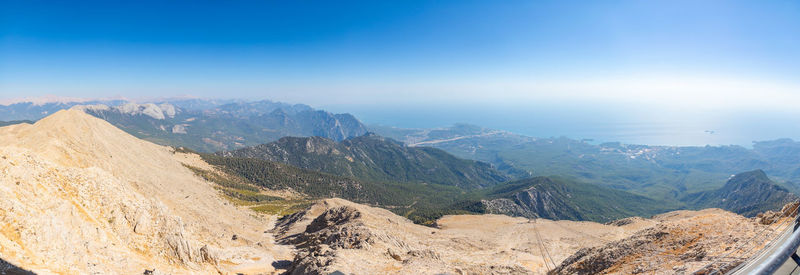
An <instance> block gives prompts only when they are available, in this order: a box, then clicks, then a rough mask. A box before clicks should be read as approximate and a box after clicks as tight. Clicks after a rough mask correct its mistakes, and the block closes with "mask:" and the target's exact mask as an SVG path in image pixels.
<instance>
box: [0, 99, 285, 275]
mask: <svg viewBox="0 0 800 275" xmlns="http://www.w3.org/2000/svg"><path fill="white" fill-rule="evenodd" d="M0 144H2V145H1V146H0V220H2V224H0V225H1V226H2V227H0V258H3V259H4V260H7V261H9V262H11V263H13V264H15V265H17V266H20V267H24V268H27V269H31V270H33V271H37V272H40V273H49V272H56V273H131V272H143V271H144V270H145V269H153V268H155V269H156V270H160V271H167V272H171V273H187V272H198V271H204V272H215V273H216V272H217V271H220V272H233V271H237V270H246V269H251V268H254V267H255V268H259V269H260V270H263V271H267V272H268V271H269V270H272V269H273V267H272V263H273V262H274V261H275V260H276V259H275V257H274V256H273V255H288V253H289V251H288V249H287V248H285V247H281V246H274V245H273V244H272V239H271V236H270V235H269V234H266V233H265V230H267V229H269V228H271V224H272V223H271V221H269V220H266V219H262V218H256V217H254V216H251V214H248V213H246V212H242V211H240V210H238V209H236V208H235V207H234V206H232V205H228V204H227V203H226V202H225V201H224V200H222V199H221V198H219V196H218V195H217V192H216V191H215V190H214V189H213V187H212V186H211V184H210V183H207V182H205V181H203V180H201V179H199V178H197V177H195V176H194V175H193V174H192V172H191V171H190V170H188V169H187V168H185V167H183V165H182V164H181V160H184V161H189V160H190V159H191V158H187V157H186V156H183V155H180V154H174V153H173V152H172V151H171V149H170V148H168V147H163V146H158V145H155V144H152V143H149V142H146V141H142V140H139V139H137V138H135V137H133V136H130V135H128V134H127V133H125V132H123V131H121V130H119V129H117V128H115V127H113V126H112V125H110V124H108V123H106V122H104V121H102V120H100V119H97V118H94V117H92V116H89V115H87V114H85V113H83V112H80V111H77V110H63V111H59V112H57V113H55V114H53V115H51V116H49V117H46V118H44V119H42V120H40V121H38V122H37V123H35V124H33V125H29V124H18V125H12V126H8V127H3V128H0ZM194 161H195V162H196V161H197V160H196V159H195V160H194ZM195 165H197V164H196V163H195ZM234 234H235V235H237V238H235V239H236V240H233V239H234V238H232V236H233V235H234ZM278 257H279V258H280V257H281V256H278ZM284 257H285V256H284Z"/></svg>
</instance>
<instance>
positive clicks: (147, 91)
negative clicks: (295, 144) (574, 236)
mask: <svg viewBox="0 0 800 275" xmlns="http://www.w3.org/2000/svg"><path fill="white" fill-rule="evenodd" d="M798 61H800V2H798V1H186V2H181V1H153V2H149V1H52V2H48V1H14V0H12V1H3V2H2V3H0V99H9V98H19V97H26V96H27V97H31V96H42V95H58V96H70V97H109V96H125V97H133V98H136V97H159V96H174V95H194V96H201V97H241V98H253V99H261V98H266V99H274V100H281V101H288V102H300V103H307V104H311V105H315V106H338V105H358V104H362V105H367V104H372V105H381V104H384V105H387V104H392V105H395V104H409V105H414V104H456V103H464V104H479V103H480V104H483V103H489V104H497V105H502V104H517V105H526V104H534V103H537V104H542V103H543V102H544V103H546V102H554V103H559V102H562V103H563V102H575V101H580V102H584V103H585V102H589V103H593V102H598V103H599V102H614V103H619V104H634V105H654V106H655V105H658V106H662V105H671V106H676V107H680V108H693V109H697V110H708V109H711V110H718V109H728V110H729V109H736V108H749V109H759V108H760V109H763V108H768V109H786V110H789V109H792V108H793V106H794V105H796V103H798V102H800V90H798V87H800V77H798V76H800V62H798Z"/></svg>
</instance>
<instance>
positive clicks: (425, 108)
mask: <svg viewBox="0 0 800 275" xmlns="http://www.w3.org/2000/svg"><path fill="white" fill-rule="evenodd" d="M323 108H325V109H328V110H330V111H334V112H349V113H352V114H353V115H355V116H356V117H358V118H359V119H361V120H362V121H363V122H364V123H366V124H375V125H383V126H395V127H401V128H436V127H446V126H451V125H453V124H455V123H467V124H473V125H478V126H482V127H486V128H492V129H499V130H506V131H510V132H514V133H517V134H522V135H527V136H532V137H540V138H541V137H560V136H565V137H568V138H573V139H590V140H589V142H590V143H601V142H615V141H618V142H622V143H626V144H646V145H668V146H705V145H732V144H733V145H740V146H744V147H748V148H750V147H752V143H753V141H765V140H774V139H779V138H792V139H795V140H798V139H800V115H798V114H796V113H787V112H779V111H773V112H763V111H762V112H758V113H754V112H743V111H742V112H735V111H713V110H712V111H703V112H691V111H685V110H680V109H661V110H654V109H652V108H637V107H635V106H593V105H590V104H541V105H526V106H522V105H516V106H515V105H504V106H495V105H492V106H490V105H477V104H473V105H433V104H430V105H418V106H409V105H393V106H389V105H381V106H366V105H331V106H324V107H323Z"/></svg>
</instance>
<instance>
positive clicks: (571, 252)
mask: <svg viewBox="0 0 800 275" xmlns="http://www.w3.org/2000/svg"><path fill="white" fill-rule="evenodd" d="M185 164H186V165H191V166H193V167H201V168H203V169H214V167H211V166H210V165H208V164H206V163H204V162H203V161H202V160H201V159H200V158H199V157H198V156H197V155H193V154H184V153H176V152H174V151H173V150H172V149H171V148H169V147H163V146H158V145H155V144H152V143H149V142H145V141H142V140H139V139H136V138H135V137H133V136H130V135H128V134H127V133H125V132H123V131H121V130H119V129H117V128H115V127H113V126H112V125H111V124H108V123H107V122H105V121H102V120H100V119H97V118H94V117H92V116H89V115H86V114H85V113H83V112H80V111H77V110H68V111H60V112H58V113H56V114H53V115H51V116H49V117H47V118H44V119H42V120H40V121H39V122H37V123H35V124H33V125H30V124H19V125H13V126H8V127H2V128H0V263H6V262H7V263H8V264H10V265H13V266H16V267H19V268H22V269H25V270H30V271H33V272H36V273H38V274H142V273H148V274H149V273H155V274H159V273H166V274H237V273H242V274H278V273H283V272H288V273H290V274H331V273H335V272H337V271H338V272H341V273H344V274H420V273H422V274H442V273H443V274H544V273H547V272H552V273H559V274H562V273H563V274H595V273H617V274H630V273H651V272H657V273H670V274H671V273H688V272H692V271H694V270H697V269H700V268H702V267H704V266H705V265H708V263H710V262H711V261H713V260H714V259H716V258H719V257H720V256H721V255H727V254H726V253H727V252H729V251H736V250H735V249H736V248H737V247H734V246H736V245H737V244H738V243H740V241H741V240H745V239H749V238H750V237H752V236H754V235H755V234H756V232H761V230H764V229H765V228H766V229H769V227H768V225H769V224H772V223H774V222H776V221H778V222H780V221H782V220H785V218H782V217H783V216H784V215H785V214H787V213H771V214H768V215H762V216H759V217H757V218H752V219H748V218H744V217H742V216H739V215H736V214H733V213H730V212H726V211H722V210H719V209H707V210H703V211H676V212H670V213H666V214H663V215H658V216H655V217H653V218H650V219H645V218H628V219H624V220H619V221H615V222H613V223H609V224H600V223H594V222H575V221H551V220H545V219H526V218H513V217H508V216H503V215H458V216H446V217H443V218H442V219H440V220H438V221H437V223H436V227H425V226H421V225H416V224H413V223H412V222H410V221H409V220H407V219H405V218H403V217H400V216H397V215H395V214H393V213H391V212H389V211H387V210H385V209H380V208H374V207H369V206H365V205H360V204H356V203H352V202H349V201H345V200H341V199H327V200H323V201H320V202H318V203H316V204H314V205H313V206H312V207H311V208H309V209H307V210H305V211H301V212H298V213H295V214H292V215H289V216H285V217H282V218H280V219H277V221H276V218H277V217H275V216H265V215H258V214H256V213H254V212H251V211H250V210H248V209H240V208H237V207H235V206H233V205H231V204H230V203H228V202H227V201H226V200H224V199H222V198H221V197H220V195H219V193H218V191H217V190H215V189H214V185H213V183H210V182H207V181H205V180H203V179H201V178H199V177H197V176H196V175H194V173H193V172H192V171H190V170H189V169H187V168H186V167H185V166H184V165H185ZM767 231H769V230H767ZM766 241H767V240H766V239H764V240H761V241H756V242H753V247H754V248H758V246H760V245H762V244H763V243H764V242H766ZM753 252H754V250H742V251H739V252H735V253H731V254H730V255H732V256H734V258H731V259H734V260H735V259H739V258H741V257H746V256H749V254H748V253H753ZM731 264H735V262H732V263H731ZM4 265H5V264H4Z"/></svg>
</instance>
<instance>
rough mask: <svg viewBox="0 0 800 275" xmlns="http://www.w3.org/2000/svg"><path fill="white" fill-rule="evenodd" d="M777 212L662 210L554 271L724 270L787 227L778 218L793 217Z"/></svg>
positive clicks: (655, 272) (595, 272)
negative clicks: (650, 223)
mask: <svg viewBox="0 0 800 275" xmlns="http://www.w3.org/2000/svg"><path fill="white" fill-rule="evenodd" d="M787 212H789V211H787ZM776 213H777V214H778V215H779V216H780V218H779V219H771V220H769V221H765V220H764V219H762V218H751V219H748V218H745V217H742V216H739V215H737V214H735V213H731V212H727V211H724V210H721V209H706V210H701V211H675V212H670V213H666V214H662V215H658V216H655V217H653V218H652V219H651V220H653V221H654V222H656V224H655V225H654V226H651V227H648V228H645V229H643V230H641V231H639V232H636V233H635V234H633V235H632V236H630V237H628V238H625V239H622V240H619V241H615V242H610V243H608V244H605V245H603V246H598V247H591V248H584V249H581V250H579V251H578V252H576V253H575V254H574V255H572V256H570V257H569V258H567V259H566V260H564V261H563V262H562V263H561V264H560V265H559V266H558V267H557V268H556V269H554V270H553V271H552V272H551V273H552V274H690V273H693V272H696V271H703V270H705V271H710V270H712V269H713V270H717V271H719V272H721V273H724V272H725V271H727V270H730V269H733V268H734V267H736V266H737V265H738V264H740V263H741V262H742V260H741V259H746V258H747V257H749V256H751V255H753V254H754V253H756V252H757V251H758V250H759V249H760V248H762V247H763V246H764V245H765V244H766V243H767V242H769V241H770V240H771V238H769V236H772V237H773V238H774V236H776V235H777V233H778V232H781V230H783V229H785V228H786V226H787V224H788V223H786V224H781V223H776V222H778V221H783V220H785V219H788V218H786V216H784V215H783V213H781V212H776ZM766 216H774V215H769V214H767V215H766ZM628 221H630V220H623V221H620V222H614V224H624V223H626V222H628ZM779 225H781V226H779ZM765 234H771V235H765ZM757 235H758V237H756V238H753V237H754V236H757Z"/></svg>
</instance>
